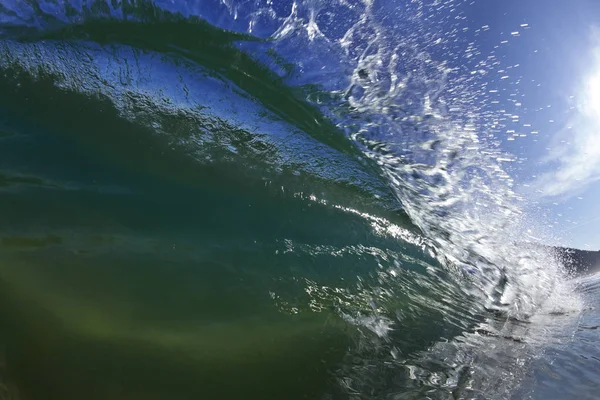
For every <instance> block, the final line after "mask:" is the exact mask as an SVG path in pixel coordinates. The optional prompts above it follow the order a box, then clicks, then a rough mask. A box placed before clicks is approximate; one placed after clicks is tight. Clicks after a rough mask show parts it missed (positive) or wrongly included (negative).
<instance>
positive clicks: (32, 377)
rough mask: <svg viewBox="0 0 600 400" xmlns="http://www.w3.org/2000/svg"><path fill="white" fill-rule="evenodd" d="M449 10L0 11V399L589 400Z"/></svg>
mask: <svg viewBox="0 0 600 400" xmlns="http://www.w3.org/2000/svg"><path fill="white" fill-rule="evenodd" d="M466 4H468V3H467V2H463V1H459V0H456V1H454V0H446V1H441V2H438V1H436V2H420V1H411V2H400V1H381V2H375V1H345V0H340V1H337V0H331V1H318V0H305V1H293V2H286V1H284V2H272V1H270V0H267V1H256V2H248V1H236V0H227V1H225V0H223V1H210V0H207V1H201V0H198V1H196V0H194V1H177V0H172V1H154V2H150V1H93V0H90V1H76V0H71V1H62V0H52V1H42V2H38V1H18V0H17V1H2V2H0V286H1V287H0V379H1V383H2V385H0V393H1V394H0V398H2V399H31V400H38V399H39V400H41V399H44V400H50V399H56V400H58V399H60V400H70V399H91V400H95V399H98V400H99V399H111V400H112V399H169V400H175V399H218V400H220V399H224V400H228V399H265V400H266V399H330V400H332V399H353V400H358V399H361V400H362V399H425V398H429V399H509V398H512V399H525V398H528V399H562V398H564V399H570V398H578V399H595V398H597V396H598V393H600V375H599V373H600V344H599V340H600V337H599V334H600V330H599V328H598V326H600V314H599V313H598V311H597V310H596V308H595V307H596V306H595V305H596V304H598V301H599V300H600V297H599V296H600V286H599V285H598V276H594V275H591V276H573V275H571V274H568V273H567V272H566V271H565V270H564V268H563V266H562V265H561V263H560V260H559V257H557V256H556V254H554V252H553V251H552V249H551V248H546V247H541V246H535V245H531V244H530V243H524V241H523V233H524V232H525V231H526V230H531V229H536V226H535V224H532V222H531V220H530V219H529V218H528V217H527V215H526V213H524V211H523V210H525V209H526V206H527V199H523V198H521V197H520V196H519V195H517V194H516V193H514V191H513V189H512V187H513V182H512V180H511V177H510V175H509V174H508V173H507V172H506V171H505V169H504V168H503V164H502V162H503V157H505V155H504V154H503V153H502V152H501V151H500V150H499V149H498V148H497V146H496V144H495V140H494V138H493V137H490V135H488V132H487V131H486V126H487V125H486V124H487V123H488V122H489V119H490V118H494V111H493V110H492V109H488V108H486V102H485V101H482V99H483V100H485V99H486V97H485V96H486V94H485V93H487V86H486V84H485V76H484V74H471V73H468V72H467V70H468V68H470V67H471V66H477V68H479V69H481V70H485V69H486V68H493V67H494V65H493V64H489V65H486V64H485V63H483V64H482V62H481V60H479V59H477V57H471V55H470V54H471V53H476V51H475V50H474V49H473V47H472V44H470V43H468V42H467V41H465V40H463V39H461V35H460V32H461V27H462V25H461V24H462V23H463V20H464V18H461V15H462V14H461V12H462V11H461V7H463V6H465V5H466ZM469 49H470V50H469ZM467 50H468V51H467ZM540 229H541V228H540Z"/></svg>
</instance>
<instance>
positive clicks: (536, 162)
mask: <svg viewBox="0 0 600 400" xmlns="http://www.w3.org/2000/svg"><path fill="white" fill-rule="evenodd" d="M467 15H468V21H469V27H470V30H472V31H476V32H477V33H476V34H475V37H474V39H475V40H476V42H477V44H478V46H479V48H480V50H481V51H482V53H483V54H484V55H485V54H492V55H494V56H495V57H496V58H497V59H498V60H499V61H500V63H499V66H498V71H499V72H498V77H496V79H495V82H496V87H497V89H498V93H497V98H498V100H499V101H498V104H497V109H496V111H497V113H498V114H506V115H507V116H508V117H507V118H506V121H504V122H503V123H502V129H501V130H499V132H498V137H499V138H500V139H501V140H500V142H501V147H502V149H503V150H505V151H508V152H511V153H512V154H514V155H515V156H517V158H518V161H516V162H513V163H512V165H506V168H507V169H508V170H509V172H510V173H511V175H512V176H513V177H514V178H515V181H516V191H517V192H518V193H521V194H522V195H523V196H524V197H526V198H527V199H528V200H529V201H530V202H531V203H533V205H532V207H531V209H530V210H529V211H530V212H531V214H532V215H533V219H538V221H542V222H543V225H544V227H546V228H547V229H545V230H546V232H544V233H546V236H550V237H552V238H551V239H550V241H552V242H554V243H555V244H560V245H564V246H572V247H578V248H587V249H593V250H600V1H594V0H572V1H564V0H550V1H548V0H528V1H523V0H502V1H500V0H487V1H486V0H480V1H477V2H474V3H473V4H471V6H470V7H469V10H468V12H467ZM491 79H493V78H491ZM502 111H504V113H503V112H502ZM546 240H547V239H546Z"/></svg>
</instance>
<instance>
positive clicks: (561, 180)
mask: <svg viewBox="0 0 600 400" xmlns="http://www.w3.org/2000/svg"><path fill="white" fill-rule="evenodd" d="M593 34H594V37H595V40H596V44H597V46H596V48H595V50H594V60H595V62H594V63H593V65H592V68H591V69H590V72H589V74H588V75H587V76H586V77H585V78H584V79H583V81H582V84H581V85H580V93H581V94H580V96H578V98H579V99H580V101H579V102H578V105H577V113H576V115H575V116H574V117H573V118H572V119H571V120H570V121H569V124H568V125H569V127H570V128H569V129H564V130H562V131H560V132H558V133H557V134H556V135H555V137H554V139H553V143H552V146H551V150H550V152H549V153H548V154H547V155H546V157H544V159H543V160H542V161H543V162H545V163H547V164H549V165H551V166H552V167H553V168H552V171H550V172H546V173H543V174H541V175H539V176H538V178H537V179H536V181H535V182H533V184H532V185H531V186H532V187H533V188H534V189H536V190H538V191H539V192H540V193H541V195H542V196H543V197H571V196H574V195H577V194H579V193H581V192H582V191H584V190H585V189H586V188H588V187H589V186H590V184H592V183H593V182H596V181H599V180H600V30H598V29H595V30H593Z"/></svg>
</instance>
